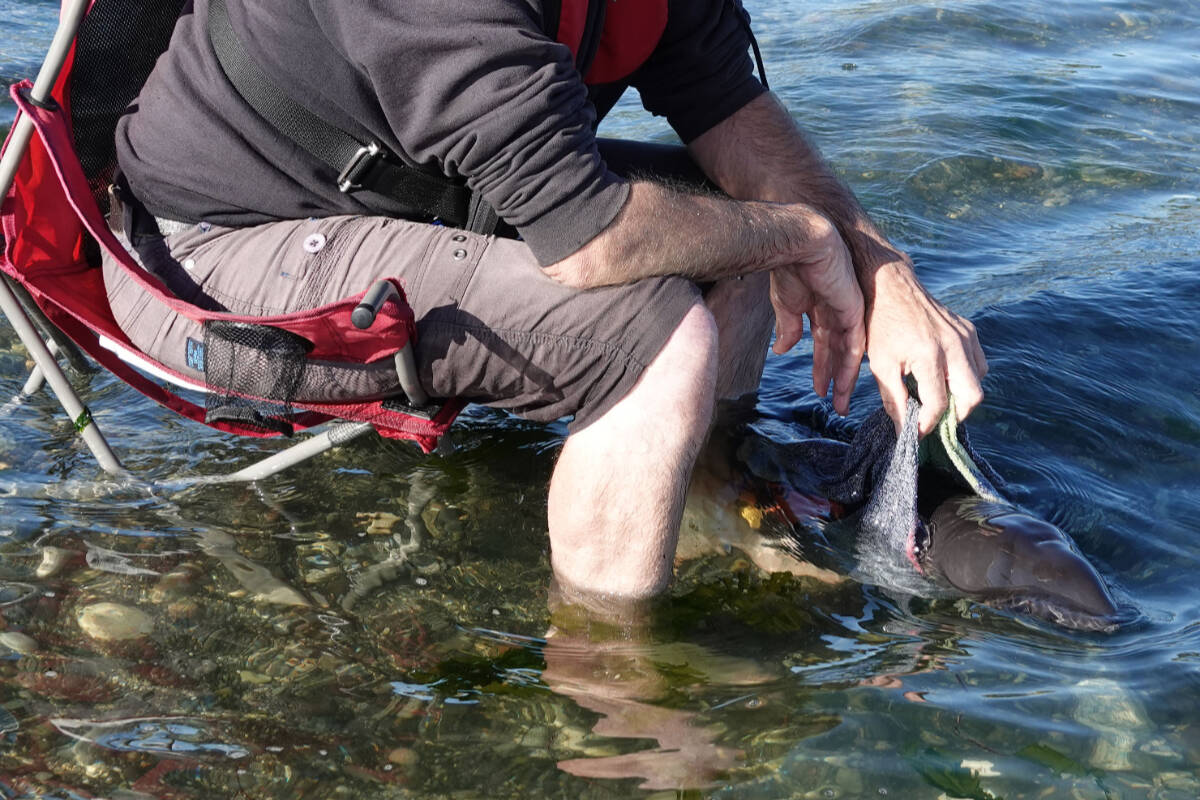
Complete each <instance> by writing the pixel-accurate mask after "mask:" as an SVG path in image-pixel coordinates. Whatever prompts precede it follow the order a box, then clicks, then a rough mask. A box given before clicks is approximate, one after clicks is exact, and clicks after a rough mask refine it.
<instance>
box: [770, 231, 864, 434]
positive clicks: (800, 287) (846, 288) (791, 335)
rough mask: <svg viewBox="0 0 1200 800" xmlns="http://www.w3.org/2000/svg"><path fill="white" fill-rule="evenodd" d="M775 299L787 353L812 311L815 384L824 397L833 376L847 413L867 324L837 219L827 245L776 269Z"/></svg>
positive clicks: (780, 342)
mask: <svg viewBox="0 0 1200 800" xmlns="http://www.w3.org/2000/svg"><path fill="white" fill-rule="evenodd" d="M771 305H772V306H774V308H775V345H774V347H773V349H774V351H775V352H776V353H786V352H787V351H788V350H790V349H791V348H792V347H794V346H795V345H796V343H797V342H799V341H800V339H801V338H802V337H803V335H804V319H803V318H804V316H805V315H807V316H808V324H809V331H810V333H811V335H812V340H813V366H812V379H813V390H814V391H815V392H816V393H817V394H819V395H821V396H822V397H824V396H826V394H827V393H828V392H829V384H830V382H831V381H832V382H833V406H834V408H835V409H837V412H838V413H839V414H845V413H847V412H848V411H849V410H850V393H851V392H852V391H853V390H854V383H855V381H856V380H857V378H858V369H859V366H860V365H861V364H862V357H863V350H864V348H865V347H866V327H865V325H864V310H863V296H862V291H861V290H860V289H859V286H858V281H857V279H856V277H855V274H854V269H853V265H852V264H851V262H850V252H849V251H848V250H847V249H846V245H845V243H844V242H843V241H842V238H841V236H839V235H838V233H837V229H836V228H834V227H833V224H832V223H830V224H829V225H828V231H827V232H826V233H825V235H824V236H823V246H821V247H817V248H813V249H812V251H811V252H810V253H809V254H807V257H806V258H804V259H803V260H801V261H798V262H797V263H795V264H792V265H789V266H787V267H781V268H777V269H775V270H772V272H771Z"/></svg>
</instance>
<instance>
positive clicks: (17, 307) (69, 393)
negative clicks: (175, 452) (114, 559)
mask: <svg viewBox="0 0 1200 800" xmlns="http://www.w3.org/2000/svg"><path fill="white" fill-rule="evenodd" d="M0 311H3V312H4V316H6V317H8V321H9V322H10V323H11V324H12V326H13V329H14V330H15V331H16V332H17V336H19V337H20V338H21V341H22V342H23V343H24V344H25V348H26V349H27V350H28V351H29V355H30V356H31V357H32V358H33V363H34V364H36V365H37V367H38V369H40V370H41V371H42V374H43V375H45V377H46V382H47V383H49V384H50V388H51V389H53V390H54V395H55V396H56V397H57V398H58V402H59V404H61V405H62V407H63V410H64V411H66V412H67V416H68V417H69V418H70V419H71V422H72V423H73V424H74V425H75V430H76V431H78V433H79V435H80V436H81V437H83V441H84V442H85V443H86V444H87V446H88V448H89V449H90V450H91V451H92V455H94V456H95V457H96V461H98V462H99V463H100V467H101V468H102V469H103V470H104V471H105V472H110V473H113V474H117V473H120V472H123V470H122V468H121V462H120V461H119V460H118V459H117V456H116V454H114V453H113V451H112V448H110V447H109V446H108V441H107V440H105V438H104V434H102V433H101V432H100V428H99V427H98V426H96V425H94V424H92V412H90V411H88V409H87V406H85V405H84V404H83V401H82V400H80V399H79V395H77V394H75V389H74V388H73V387H72V386H71V382H70V381H69V380H67V376H66V375H65V374H64V373H63V371H62V367H60V366H59V365H58V362H57V361H55V360H54V356H53V355H52V354H51V353H50V350H49V348H47V347H46V343H45V342H43V341H42V337H41V336H40V335H38V332H37V329H36V328H34V327H33V323H32V322H30V320H29V317H28V316H26V314H25V309H23V308H21V303H20V301H18V300H17V297H16V295H14V294H13V292H12V290H11V289H10V288H9V287H8V282H7V281H0Z"/></svg>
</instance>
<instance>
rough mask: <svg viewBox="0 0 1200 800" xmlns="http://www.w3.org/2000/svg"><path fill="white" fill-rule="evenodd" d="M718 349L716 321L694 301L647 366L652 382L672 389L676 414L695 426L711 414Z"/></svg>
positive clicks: (706, 309) (703, 423)
mask: <svg viewBox="0 0 1200 800" xmlns="http://www.w3.org/2000/svg"><path fill="white" fill-rule="evenodd" d="M719 351H720V331H719V329H718V326H717V321H716V319H714V317H713V315H712V312H711V311H709V309H708V307H707V306H705V304H704V303H702V302H699V301H697V302H696V304H695V305H693V306H692V307H691V308H690V309H689V310H688V311H687V313H686V314H684V316H683V319H681V320H680V322H679V325H678V326H676V328H675V331H674V332H673V333H672V334H671V337H670V338H669V339H668V340H667V344H666V346H665V347H664V348H663V350H662V352H660V353H659V355H658V358H656V359H655V360H654V362H653V363H652V364H651V365H650V367H649V368H648V369H647V373H648V374H650V375H651V378H652V380H654V381H655V382H656V383H664V384H669V385H670V386H671V387H672V388H673V391H671V395H673V397H674V398H675V402H676V404H677V407H678V409H679V415H680V416H685V417H687V418H688V420H687V421H688V422H690V423H693V424H695V425H698V426H707V425H708V422H709V419H710V417H711V414H712V405H713V401H714V396H715V390H716V382H717V371H718V355H719Z"/></svg>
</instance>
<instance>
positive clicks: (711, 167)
mask: <svg viewBox="0 0 1200 800" xmlns="http://www.w3.org/2000/svg"><path fill="white" fill-rule="evenodd" d="M688 147H689V149H690V150H691V152H692V155H693V157H694V158H695V159H696V161H697V163H699V164H700V166H701V167H703V169H704V171H705V173H707V174H708V176H709V177H710V178H712V180H713V181H714V182H715V183H716V184H717V185H718V186H720V187H721V188H722V189H724V190H725V191H726V192H727V193H728V194H729V195H730V196H732V197H737V198H741V199H745V200H764V201H770V202H776V203H806V204H808V205H809V206H811V207H813V208H815V209H816V210H817V211H818V212H820V213H821V214H822V215H823V216H824V217H825V218H827V219H829V220H832V221H833V223H834V225H836V226H837V228H838V230H839V231H840V232H841V234H842V238H843V240H844V242H845V246H846V247H847V249H849V251H850V256H851V258H852V259H853V261H854V270H855V272H856V273H857V275H858V283H859V285H860V286H861V287H862V293H863V299H864V300H865V302H866V308H867V315H866V325H867V357H868V359H870V362H871V372H872V373H874V375H875V379H876V382H877V383H878V385H879V394H880V397H881V398H882V399H883V404H884V406H885V407H886V408H887V410H888V413H889V414H890V415H891V416H892V419H893V420H897V424H899V420H901V419H902V414H903V410H904V406H905V401H906V398H907V397H908V393H907V391H905V388H904V375H905V373H912V375H913V376H914V377H915V378H916V379H917V382H918V385H919V387H920V391H921V400H922V402H923V403H924V408H923V410H922V415H921V423H920V424H921V431H922V432H923V433H927V432H929V431H930V430H932V429H933V427H934V425H935V424H936V423H937V420H938V419H940V418H941V415H942V413H943V412H944V411H945V410H946V406H947V400H946V390H947V386H948V387H949V390H950V391H951V392H953V393H954V396H955V407H956V408H957V410H958V415H959V419H962V418H963V417H965V416H966V415H967V414H968V413H970V411H971V409H973V408H974V407H975V406H977V405H978V404H979V402H980V399H981V398H982V393H981V390H980V387H979V380H980V379H981V378H982V377H983V376H984V374H985V373H986V372H987V360H986V359H985V358H984V357H983V351H982V350H981V349H980V347H979V340H978V338H977V337H976V336H975V328H974V326H972V325H971V323H970V322H968V321H967V320H965V319H963V318H962V317H960V316H958V315H957V314H954V313H952V312H950V311H949V310H947V309H946V308H945V307H944V306H942V305H941V304H940V303H938V302H937V301H936V300H934V299H933V298H932V297H931V296H930V295H929V293H928V292H926V291H925V289H924V288H922V286H921V284H920V282H919V281H918V280H917V278H916V276H915V275H914V274H913V270H912V263H911V262H910V261H909V260H908V258H907V257H906V256H904V255H903V254H902V253H900V252H899V251H898V250H896V248H894V247H892V246H891V245H890V244H889V243H888V241H887V239H886V237H884V236H883V234H882V233H881V232H880V231H879V230H878V229H877V228H876V227H875V226H874V224H872V222H871V220H870V218H869V217H868V216H867V213H866V212H865V211H864V210H863V208H862V206H861V205H859V203H858V201H857V200H856V199H855V197H854V195H853V193H851V191H850V189H849V188H848V187H847V186H846V185H845V184H844V183H842V182H841V181H840V180H838V178H837V177H836V176H835V175H834V174H833V172H832V170H830V169H829V166H828V165H827V164H825V162H824V161H823V160H822V159H821V157H820V155H819V154H818V153H817V151H816V149H815V148H813V147H812V146H811V145H810V144H809V143H808V142H807V141H806V140H805V138H804V136H803V134H802V133H801V131H800V129H799V127H797V125H796V123H795V121H794V120H793V119H792V118H791V116H790V115H789V114H788V112H787V109H785V108H784V106H783V104H782V103H781V102H780V101H779V100H778V98H776V97H775V96H774V95H772V94H769V93H768V94H764V95H762V96H761V97H759V98H757V99H755V100H753V101H751V102H750V103H748V104H747V105H745V106H743V107H742V108H741V109H740V110H739V111H737V112H735V113H734V114H733V115H732V116H730V117H729V118H728V119H727V120H725V121H724V122H722V123H720V124H718V125H716V126H714V127H713V128H712V129H711V130H709V131H708V132H707V133H704V134H703V135H701V136H700V137H698V138H697V139H696V140H694V141H693V142H691V143H690V144H689V145H688ZM814 327H816V326H814ZM788 331H793V332H797V331H798V329H797V328H796V327H795V324H794V321H793V322H792V323H791V325H790V327H789V326H783V327H782V328H781V333H784V334H786V333H787V332H788ZM814 334H815V330H814ZM815 339H816V336H815V335H814V348H815V346H816V344H817V342H816V341H815ZM784 341H786V338H785V339H784ZM776 346H777V348H778V346H779V343H778V342H777V345H776ZM828 374H829V373H828V371H826V372H824V373H819V372H818V367H817V363H816V355H815V354H814V365H813V379H814V383H819V382H820V381H821V380H825V382H826V384H827V383H828V378H827V377H824V378H823V377H822V376H823V375H828ZM838 374H839V375H840V373H838ZM834 386H835V389H834V398H835V400H834V406H835V407H836V408H838V410H839V411H842V410H843V408H842V407H841V406H838V402H837V401H838V393H837V383H836V378H835V383H834Z"/></svg>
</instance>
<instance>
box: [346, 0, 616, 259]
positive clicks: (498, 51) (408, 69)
mask: <svg viewBox="0 0 1200 800" xmlns="http://www.w3.org/2000/svg"><path fill="white" fill-rule="evenodd" d="M336 5H337V4H330V6H329V7H330V8H331V11H330V13H329V14H328V16H327V17H326V20H325V21H326V23H327V24H328V25H329V27H330V28H331V29H333V32H334V33H335V37H336V38H337V39H338V40H339V41H340V43H341V45H342V47H343V48H344V50H345V56H346V57H347V58H348V59H350V60H352V61H353V62H354V63H356V64H357V65H358V67H359V69H360V71H361V73H362V74H363V75H364V76H365V79H366V80H367V81H369V82H370V84H371V88H372V90H373V92H374V93H375V95H376V96H377V97H378V101H379V104H380V108H381V111H382V114H383V116H384V118H385V120H386V125H387V126H388V128H390V131H391V132H392V133H393V134H394V136H395V141H396V142H397V143H398V144H399V152H400V153H401V154H402V156H404V157H406V158H407V159H410V160H411V161H412V162H413V163H415V164H419V165H425V166H430V165H436V166H437V167H438V168H440V169H441V170H442V171H443V172H445V173H446V174H447V175H451V176H462V177H465V178H466V180H467V184H468V186H470V188H471V189H472V190H473V191H478V192H480V193H482V195H483V197H484V198H485V199H486V200H487V201H488V202H489V203H491V205H492V206H493V207H494V208H495V209H496V211H497V213H498V214H499V215H500V216H501V218H502V219H504V220H505V221H506V222H508V223H510V224H512V225H514V226H516V228H517V229H518V230H519V231H520V233H521V236H522V238H523V239H524V240H525V241H526V243H527V244H528V245H529V247H530V249H531V250H532V251H533V253H534V256H535V257H536V258H537V259H538V261H539V262H540V263H542V264H544V265H545V264H551V263H554V262H556V261H559V260H561V259H562V258H564V257H566V256H568V255H570V254H571V253H573V252H575V251H576V250H578V249H579V248H580V247H582V246H583V245H584V244H586V243H587V242H588V241H590V240H591V239H592V238H593V237H594V236H595V235H596V234H598V233H599V232H600V231H601V230H603V229H604V228H605V227H607V225H608V224H609V223H610V222H611V221H612V219H613V218H614V217H615V216H616V214H617V212H618V211H619V210H620V209H621V207H622V206H623V205H624V203H625V200H626V198H627V196H628V185H627V184H626V183H625V182H624V181H623V180H622V179H621V178H619V177H618V176H616V175H614V174H613V173H612V172H610V171H609V170H608V169H607V167H606V166H605V165H604V162H603V160H602V159H601V158H600V155H599V153H598V152H597V149H596V141H595V135H594V130H593V124H594V121H595V114H594V111H593V110H592V107H591V105H590V104H589V103H588V98H587V90H586V88H585V87H584V85H583V82H582V80H581V79H580V77H579V74H578V72H577V71H576V69H575V66H574V63H573V61H572V57H571V53H570V51H569V50H568V49H567V48H566V47H564V46H563V45H561V44H558V43H556V42H554V41H552V40H551V39H549V37H547V36H546V35H545V34H544V33H542V31H541V20H540V19H539V18H538V16H537V13H536V12H535V11H534V10H533V9H532V8H531V7H530V5H529V4H527V3H522V2H480V0H440V1H439V2H437V3H433V2H418V1H417V0H405V1H404V2H396V0H366V1H365V2H361V3H360V4H356V5H361V6H365V7H366V8H365V9H363V8H356V10H355V12H354V13H352V14H345V13H340V14H339V13H337V12H336V10H332V9H334V8H335V6H336Z"/></svg>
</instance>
